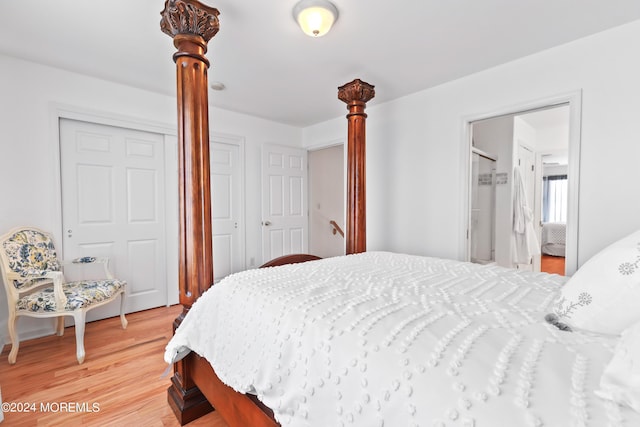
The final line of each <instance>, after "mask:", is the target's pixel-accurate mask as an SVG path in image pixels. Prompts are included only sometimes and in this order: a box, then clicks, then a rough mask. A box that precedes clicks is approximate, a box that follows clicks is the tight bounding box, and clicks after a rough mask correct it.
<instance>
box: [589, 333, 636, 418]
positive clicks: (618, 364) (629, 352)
mask: <svg viewBox="0 0 640 427" xmlns="http://www.w3.org/2000/svg"><path fill="white" fill-rule="evenodd" d="M595 393H596V395H598V396H600V397H602V398H603V399H607V400H613V401H614V402H616V403H619V404H621V405H627V406H629V407H631V408H632V409H633V410H635V411H636V412H640V322H639V323H636V324H635V325H633V326H632V327H630V328H628V329H625V330H624V331H623V332H622V337H621V338H620V341H618V345H617V346H616V349H615V350H614V352H613V358H612V359H611V361H610V362H609V364H608V365H607V366H606V368H605V370H604V373H603V374H602V377H601V378H600V388H599V389H598V390H596V391H595Z"/></svg>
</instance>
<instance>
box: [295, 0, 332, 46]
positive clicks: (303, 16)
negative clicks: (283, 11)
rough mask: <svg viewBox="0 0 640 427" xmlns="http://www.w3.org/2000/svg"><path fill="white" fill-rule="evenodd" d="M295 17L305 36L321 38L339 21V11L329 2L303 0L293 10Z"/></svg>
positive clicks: (324, 0)
mask: <svg viewBox="0 0 640 427" xmlns="http://www.w3.org/2000/svg"><path fill="white" fill-rule="evenodd" d="M293 17H294V18H295V20H296V21H297V22H298V25H300V28H302V31H304V33H305V34H307V35H309V36H311V37H321V36H324V35H325V34H327V33H328V32H329V30H330V29H331V27H332V26H333V23H334V22H335V21H336V19H338V9H336V7H335V6H334V5H333V4H332V3H331V2H329V1H327V0H301V1H299V2H298V3H297V4H296V5H295V6H294V8H293Z"/></svg>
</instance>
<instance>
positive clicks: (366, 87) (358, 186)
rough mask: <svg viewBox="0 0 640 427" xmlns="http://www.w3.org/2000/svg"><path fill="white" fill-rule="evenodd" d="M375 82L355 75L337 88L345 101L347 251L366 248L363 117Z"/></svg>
mask: <svg viewBox="0 0 640 427" xmlns="http://www.w3.org/2000/svg"><path fill="white" fill-rule="evenodd" d="M375 94H376V93H375V90H374V86H373V85H370V84H369V83H367V82H363V81H362V80H360V79H355V80H353V81H352V82H350V83H347V84H345V85H343V86H340V87H339V88H338V99H340V100H341V101H343V102H345V103H346V104H347V109H348V110H349V113H348V114H347V120H348V122H349V128H348V137H347V152H348V154H347V239H346V253H347V254H354V253H359V252H364V251H366V250H367V219H366V206H367V204H366V160H365V145H366V135H365V120H366V118H367V115H366V114H365V112H364V109H365V107H366V103H367V101H370V100H371V99H373V97H374V96H375Z"/></svg>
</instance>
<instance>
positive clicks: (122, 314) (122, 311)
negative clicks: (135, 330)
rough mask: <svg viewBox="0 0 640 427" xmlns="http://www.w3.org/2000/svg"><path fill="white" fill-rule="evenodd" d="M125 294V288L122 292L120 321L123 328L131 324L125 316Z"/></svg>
mask: <svg viewBox="0 0 640 427" xmlns="http://www.w3.org/2000/svg"><path fill="white" fill-rule="evenodd" d="M125 294H126V292H125V291H124V290H123V291H122V292H121V293H120V323H122V329H127V325H128V324H129V322H128V321H127V318H126V317H124V305H125V304H124V303H125V301H124V298H125Z"/></svg>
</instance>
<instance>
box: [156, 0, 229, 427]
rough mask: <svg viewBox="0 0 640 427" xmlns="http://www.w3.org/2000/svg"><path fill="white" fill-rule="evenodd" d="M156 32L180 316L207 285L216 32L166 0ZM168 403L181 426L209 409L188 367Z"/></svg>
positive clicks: (212, 13)
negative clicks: (161, 54) (169, 97)
mask: <svg viewBox="0 0 640 427" xmlns="http://www.w3.org/2000/svg"><path fill="white" fill-rule="evenodd" d="M160 14H161V16H162V20H161V22H160V27H161V29H162V31H163V32H164V33H166V34H168V35H169V36H171V37H172V38H173V44H174V45H175V47H176V48H177V50H178V51H177V52H176V53H175V54H174V55H173V60H174V61H175V63H176V73H177V100H178V160H179V167H178V171H179V172H178V173H179V177H178V180H179V184H178V189H179V193H180V194H179V200H180V202H179V204H180V206H179V212H180V225H179V231H180V254H179V287H180V304H182V306H183V311H182V313H181V314H180V316H178V318H177V319H176V320H175V322H174V329H175V328H176V327H177V326H178V325H179V324H180V323H181V322H182V319H183V318H184V316H185V315H186V313H187V312H188V311H189V309H190V308H191V306H192V304H193V303H194V301H195V300H196V299H197V298H198V297H199V296H200V295H201V294H202V293H203V292H204V291H205V290H206V289H208V288H209V287H210V286H211V285H212V284H213V257H212V243H211V239H212V237H211V186H210V172H209V171H210V169H209V116H208V114H209V111H208V98H207V95H208V88H207V69H208V68H209V61H208V60H207V58H206V57H205V53H206V52H207V43H208V42H209V40H210V39H211V38H212V37H213V36H215V35H216V33H217V32H218V28H219V22H218V15H219V12H218V10H217V9H215V8H212V7H209V6H205V5H203V4H201V3H200V2H198V1H197V0H167V1H166V2H165V4H164V10H163V11H162V12H160ZM171 382H172V385H171V387H169V390H168V394H169V396H168V398H169V404H170V405H171V407H172V409H173V411H174V413H175V414H176V417H177V418H178V420H179V421H180V423H181V425H184V424H186V423H188V422H190V421H192V420H194V419H195V418H198V417H199V416H201V415H203V414H205V413H207V412H210V411H211V410H212V407H211V405H210V404H209V402H207V400H206V399H205V397H204V396H203V395H202V393H201V392H200V390H198V388H197V387H196V386H195V384H194V383H193V380H192V378H191V374H190V372H189V366H188V365H187V364H186V363H184V361H180V362H178V363H176V364H175V365H174V375H173V377H172V378H171Z"/></svg>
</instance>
